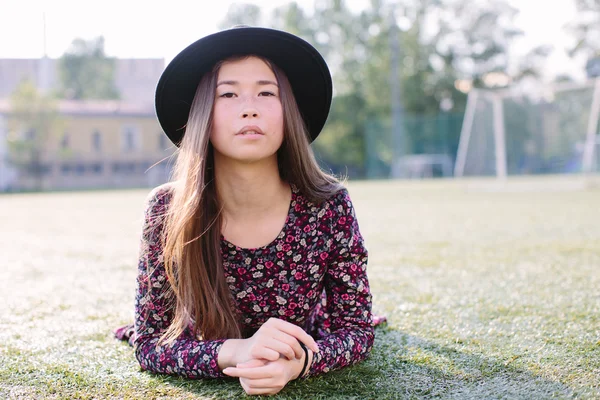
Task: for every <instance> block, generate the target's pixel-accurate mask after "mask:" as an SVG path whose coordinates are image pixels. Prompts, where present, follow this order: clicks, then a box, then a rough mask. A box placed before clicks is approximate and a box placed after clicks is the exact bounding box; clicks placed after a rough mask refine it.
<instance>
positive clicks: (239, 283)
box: [120, 27, 374, 394]
mask: <svg viewBox="0 0 600 400" xmlns="http://www.w3.org/2000/svg"><path fill="white" fill-rule="evenodd" d="M331 88H332V84H331V76H330V73H329V69H328V68H327V65H326V63H325V61H324V60H323V58H322V57H321V55H320V54H319V53H318V52H317V51H316V50H315V49H314V48H313V47H312V46H311V45H310V44H308V43H307V42H305V41H304V40H302V39H300V38H298V37H296V36H294V35H291V34H289V33H286V32H281V31H277V30H271V29H265V28H253V27H239V28H234V29H230V30H226V31H222V32H219V33H216V34H213V35H210V36H207V37H205V38H202V39H200V40H199V41H197V42H195V43H193V44H192V45H190V46H189V47H187V48H186V49H184V50H183V51H182V52H181V53H180V54H179V55H178V56H177V57H175V59H174V60H173V61H172V62H171V63H170V64H169V65H168V66H167V68H166V69H165V71H164V73H163V75H162V76H161V79H160V81H159V84H158V86H157V91H156V112H157V116H158V119H159V122H160V124H161V126H162V127H163V129H164V131H165V133H166V134H167V135H168V137H169V138H170V139H171V140H172V141H173V143H175V145H176V146H178V148H179V149H178V154H177V161H176V164H175V168H174V177H173V178H174V179H173V180H172V182H170V183H168V184H165V185H162V186H160V187H157V188H156V189H154V190H153V191H152V192H151V194H150V195H149V197H148V199H147V204H146V207H145V222H144V226H143V235H142V242H141V249H140V259H139V270H138V279H137V295H136V305H135V328H134V332H133V335H132V338H131V343H132V344H133V345H134V346H135V354H136V357H137V360H138V361H139V364H140V366H141V367H142V368H143V369H144V370H148V371H151V372H155V373H165V374H177V375H182V376H186V377H190V378H204V377H226V376H229V377H235V378H239V382H240V384H241V386H242V387H243V389H244V390H245V391H246V392H247V393H248V394H274V393H277V392H279V391H280V390H281V389H282V388H283V387H284V386H285V385H286V384H287V383H288V382H289V381H291V380H293V379H297V378H303V377H308V376H315V375H319V374H322V373H326V372H328V371H331V370H334V369H339V368H342V367H345V366H348V365H351V364H353V363H356V362H359V361H361V360H363V359H365V358H366V357H367V355H368V353H369V352H370V350H371V347H372V345H373V338H374V332H373V317H372V314H371V293H370V290H369V282H368V279H367V273H366V265H367V250H366V248H365V246H364V242H363V238H362V236H361V234H360V231H359V226H358V222H357V220H356V216H355V212H354V208H353V206H352V202H351V200H350V197H349V195H348V192H347V190H346V189H345V188H344V187H343V186H342V185H341V184H340V182H339V181H338V180H336V179H335V178H334V177H332V176H330V175H327V174H325V173H324V172H322V171H321V170H320V169H319V167H318V165H317V163H316V161H315V158H314V156H313V153H312V151H311V147H310V143H311V142H312V141H313V140H314V139H315V138H316V137H317V135H318V134H319V132H320V131H321V129H322V127H323V125H324V124H325V120H326V119H327V115H328V113H329V108H330V104H331V96H332V92H331ZM120 337H121V338H123V333H122V332H121V334H120Z"/></svg>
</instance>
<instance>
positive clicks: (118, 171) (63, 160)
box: [18, 114, 174, 190]
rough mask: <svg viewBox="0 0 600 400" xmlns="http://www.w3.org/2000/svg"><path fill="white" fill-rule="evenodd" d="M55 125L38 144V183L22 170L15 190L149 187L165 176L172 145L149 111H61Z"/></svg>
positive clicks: (167, 174)
mask: <svg viewBox="0 0 600 400" xmlns="http://www.w3.org/2000/svg"><path fill="white" fill-rule="evenodd" d="M61 127H63V128H64V129H63V131H62V133H60V134H57V135H54V136H52V137H51V138H49V139H48V142H47V143H46V145H45V146H44V147H45V149H46V150H45V152H44V154H43V155H42V157H41V158H42V161H41V162H42V165H43V171H44V172H43V175H42V179H41V181H40V180H38V179H36V177H35V176H32V175H27V174H23V173H22V174H20V176H19V179H18V186H19V188H20V189H34V188H36V187H37V186H38V185H40V184H41V189H44V190H52V189H78V188H82V189H83V188H125V187H154V186H157V185H160V184H162V183H164V182H166V181H167V180H168V179H169V174H170V168H171V166H172V164H173V161H174V159H173V158H172V157H171V158H169V157H170V156H171V155H172V154H173V151H174V146H173V145H172V143H171V142H170V141H169V140H168V139H167V137H166V135H164V133H163V132H162V130H161V129H160V126H159V125H158V122H157V121H156V118H155V116H154V115H153V114H149V115H138V116H127V115H117V116H115V115H111V116H102V115H63V116H62V125H61ZM157 163H158V164H157ZM155 164H157V165H155Z"/></svg>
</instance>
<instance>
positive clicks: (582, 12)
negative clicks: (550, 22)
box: [567, 0, 600, 59]
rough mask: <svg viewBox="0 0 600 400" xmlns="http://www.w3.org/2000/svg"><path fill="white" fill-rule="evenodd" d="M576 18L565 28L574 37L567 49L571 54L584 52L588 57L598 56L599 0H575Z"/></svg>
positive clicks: (599, 35) (599, 47)
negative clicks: (572, 43) (574, 40)
mask: <svg viewBox="0 0 600 400" xmlns="http://www.w3.org/2000/svg"><path fill="white" fill-rule="evenodd" d="M575 4H576V6H577V11H578V13H577V16H576V20H575V21H574V22H573V23H571V24H570V25H569V26H568V28H567V30H568V31H569V32H570V33H571V34H573V35H574V36H575V38H576V43H575V45H574V46H573V47H572V48H571V49H570V50H569V54H570V55H571V56H576V55H578V54H584V55H586V56H587V57H588V58H589V59H591V58H594V57H600V0H575Z"/></svg>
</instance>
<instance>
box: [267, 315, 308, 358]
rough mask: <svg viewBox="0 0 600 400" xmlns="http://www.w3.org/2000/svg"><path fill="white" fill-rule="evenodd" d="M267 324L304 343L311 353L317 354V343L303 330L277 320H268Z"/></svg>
mask: <svg viewBox="0 0 600 400" xmlns="http://www.w3.org/2000/svg"><path fill="white" fill-rule="evenodd" d="M271 321H272V322H271ZM269 322H270V323H271V324H272V325H273V326H274V327H276V328H277V329H279V330H280V331H282V332H285V333H287V334H288V335H292V336H293V337H295V338H296V339H298V340H299V341H301V342H302V343H304V344H305V345H306V346H307V347H308V348H310V349H311V350H312V351H313V352H315V353H318V352H319V346H318V345H317V342H315V339H313V337H312V336H310V335H309V334H308V333H306V332H305V331H304V329H302V328H300V327H299V326H297V325H294V324H292V323H291V322H287V321H284V320H282V319H278V318H271V319H269Z"/></svg>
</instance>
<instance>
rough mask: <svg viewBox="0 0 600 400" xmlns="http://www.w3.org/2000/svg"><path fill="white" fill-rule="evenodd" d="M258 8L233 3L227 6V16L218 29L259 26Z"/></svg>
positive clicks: (259, 13) (259, 15)
mask: <svg viewBox="0 0 600 400" xmlns="http://www.w3.org/2000/svg"><path fill="white" fill-rule="evenodd" d="M260 19H261V12H260V8H259V7H258V6H256V5H254V4H245V3H242V4H238V3H233V4H232V5H230V6H229V9H228V10H227V14H226V15H225V18H224V19H223V21H221V23H220V24H219V26H218V27H219V29H229V28H232V27H233V26H235V25H250V26H258V25H260Z"/></svg>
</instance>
